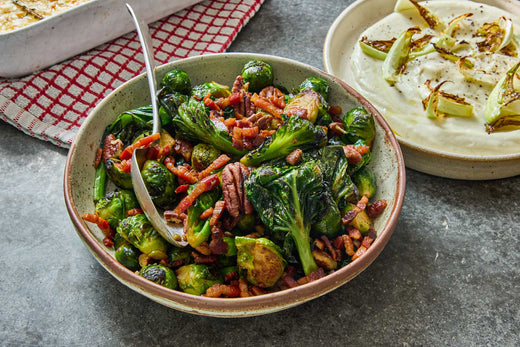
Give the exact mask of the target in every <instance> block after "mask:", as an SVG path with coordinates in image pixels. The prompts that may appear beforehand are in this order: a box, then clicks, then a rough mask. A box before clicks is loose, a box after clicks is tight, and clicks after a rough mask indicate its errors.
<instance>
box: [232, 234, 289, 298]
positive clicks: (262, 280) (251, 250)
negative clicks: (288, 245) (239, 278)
mask: <svg viewBox="0 0 520 347" xmlns="http://www.w3.org/2000/svg"><path fill="white" fill-rule="evenodd" d="M235 244H236V247H237V250H238V254H237V264H238V267H239V269H240V271H241V272H243V273H245V277H246V278H247V280H248V281H249V282H250V283H252V284H254V285H256V286H259V287H261V288H269V287H272V286H273V285H275V284H276V282H277V281H278V280H279V279H280V277H282V274H283V271H284V269H285V266H286V265H287V262H286V261H285V259H284V258H283V257H282V250H281V249H280V248H279V247H278V246H277V245H276V244H275V243H274V242H272V241H270V240H268V239H266V238H258V239H252V238H248V237H242V236H238V237H236V238H235Z"/></svg>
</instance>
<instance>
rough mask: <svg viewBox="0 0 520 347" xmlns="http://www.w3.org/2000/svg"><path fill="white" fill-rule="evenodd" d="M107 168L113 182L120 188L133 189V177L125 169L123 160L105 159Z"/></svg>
mask: <svg viewBox="0 0 520 347" xmlns="http://www.w3.org/2000/svg"><path fill="white" fill-rule="evenodd" d="M105 169H106V171H107V175H108V177H109V178H110V180H111V181H112V182H114V184H115V185H116V186H118V187H119V188H123V189H132V187H133V185H132V177H131V176H130V173H129V172H126V171H123V168H122V165H121V160H119V159H117V158H109V159H107V160H105Z"/></svg>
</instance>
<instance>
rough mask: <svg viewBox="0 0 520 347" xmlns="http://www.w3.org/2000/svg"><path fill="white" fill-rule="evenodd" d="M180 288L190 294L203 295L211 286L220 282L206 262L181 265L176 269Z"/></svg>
mask: <svg viewBox="0 0 520 347" xmlns="http://www.w3.org/2000/svg"><path fill="white" fill-rule="evenodd" d="M176 274H177V281H178V283H179V287H180V289H181V290H182V291H183V292H185V293H189V294H194V295H202V294H204V293H206V290H208V288H209V287H211V286H212V285H214V284H216V283H219V281H218V279H217V278H216V277H215V276H213V275H212V274H211V272H210V271H209V267H208V266H207V265H204V264H189V265H184V266H181V267H180V268H178V269H177V271H176Z"/></svg>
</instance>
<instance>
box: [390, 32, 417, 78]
mask: <svg viewBox="0 0 520 347" xmlns="http://www.w3.org/2000/svg"><path fill="white" fill-rule="evenodd" d="M418 30H419V29H418V28H416V27H414V28H410V29H408V30H406V31H404V32H403V33H401V35H399V36H398V37H397V40H395V42H394V44H393V45H392V47H391V48H390V51H389V52H388V54H387V55H386V58H385V60H384V61H383V78H384V79H385V80H386V81H387V82H388V83H389V84H390V85H394V84H395V83H396V82H397V79H398V75H399V74H400V73H401V71H402V70H403V67H404V65H405V64H406V62H407V61H408V55H409V54H410V47H411V44H412V36H413V35H414V34H415V33H417V31H418Z"/></svg>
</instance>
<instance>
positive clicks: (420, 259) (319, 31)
mask: <svg viewBox="0 0 520 347" xmlns="http://www.w3.org/2000/svg"><path fill="white" fill-rule="evenodd" d="M350 2H351V1H341V0H326V1H316V0H303V1H302V0H298V1H297V0H285V1H281V0H266V1H265V3H264V5H263V6H262V7H261V9H260V11H259V12H258V13H257V15H256V16H255V17H254V18H253V19H252V20H251V21H250V23H249V24H248V25H247V26H246V28H245V29H244V30H243V31H242V32H241V33H240V34H239V36H238V38H237V40H236V42H235V43H233V45H232V46H231V48H230V49H229V51H249V52H260V53H269V54H275V55H280V56H284V57H288V58H292V59H296V60H300V61H302V62H305V63H308V64H311V65H313V66H316V67H318V68H322V67H323V63H322V46H323V42H324V39H325V35H326V33H327V30H328V27H329V26H330V25H331V24H332V21H333V20H334V19H335V17H336V16H337V15H339V14H340V13H341V11H342V10H343V9H344V8H345V7H346V6H347V5H348V4H349V3H350ZM0 135H1V136H0V162H1V165H0V177H1V182H2V184H1V188H0V206H1V208H0V221H1V223H0V225H1V228H0V230H1V231H0V233H1V238H2V242H1V244H2V251H1V252H0V266H1V269H2V270H1V271H0V302H1V308H0V341H1V342H0V344H2V345H61V346H64V345H113V346H117V345H129V346H133V345H135V346H138V345H165V344H173V345H189V346H191V345H208V346H209V345H211V346H213V345H275V344H276V345H302V344H304V343H305V344H308V345H319V344H330V345H404V346H407V345H455V346H462V345H502V346H514V345H516V346H518V345H519V344H520V340H519V337H518V333H519V331H520V313H519V312H520V300H519V299H520V289H519V288H520V286H519V285H520V256H519V249H520V237H519V234H520V226H519V221H520V212H519V211H520V209H519V204H518V201H519V199H518V196H520V177H515V178H511V179H504V180H499V181H485V182H464V181H456V180H448V179H442V178H437V177H432V176H429V175H425V174H422V173H419V172H415V171H413V170H407V192H406V198H405V203H404V207H403V212H402V214H401V217H400V220H399V223H398V225H397V228H396V230H395V232H394V234H393V236H392V238H391V239H390V242H389V243H388V245H387V247H386V248H385V250H384V251H383V252H382V253H381V255H380V256H379V257H378V258H377V259H376V261H375V262H374V263H373V264H372V265H371V266H370V267H369V268H368V269H367V270H365V271H364V272H363V273H361V274H360V275H359V276H357V277H356V278H355V279H354V280H352V281H351V282H349V283H348V284H346V285H344V286H342V287H341V288H339V289H337V290H335V291H333V292H332V293H329V294H327V295H325V296H323V297H320V298H318V299H316V300H313V301H311V302H308V303H306V304H303V305H300V306H298V307H296V308H293V309H290V310H287V311H282V312H279V313H275V314H271V315H268V316H260V317H252V318H244V319H214V318H208V317H199V316H194V315H190V314H186V313H182V312H178V311H175V310H172V309H169V308H166V307H164V306H161V305H159V304H157V303H155V302H153V301H151V300H149V299H147V298H145V297H143V296H141V295H139V294H137V293H135V292H134V291H132V290H130V289H128V288H127V287H125V286H124V285H122V284H120V283H119V282H118V281H117V280H116V279H114V278H113V277H112V276H111V275H110V274H109V273H108V272H107V271H105V270H104V268H102V267H101V265H99V264H98V263H97V262H96V260H95V259H94V258H93V257H92V256H91V254H90V253H89V251H88V250H87V248H86V247H84V245H83V244H82V242H81V240H80V239H79V237H78V236H77V235H76V233H75V231H74V228H73V226H72V223H71V222H70V220H69V218H68V214H67V212H66V209H65V204H64V201H63V193H62V181H63V168H64V165H65V159H66V155H67V152H66V150H63V149H59V148H56V147H55V146H53V145H51V144H49V143H45V142H42V141H39V140H36V139H33V138H31V137H29V136H27V135H24V134H23V133H22V132H19V131H17V130H16V129H15V128H13V127H11V126H9V125H7V124H6V123H3V122H0Z"/></svg>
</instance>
